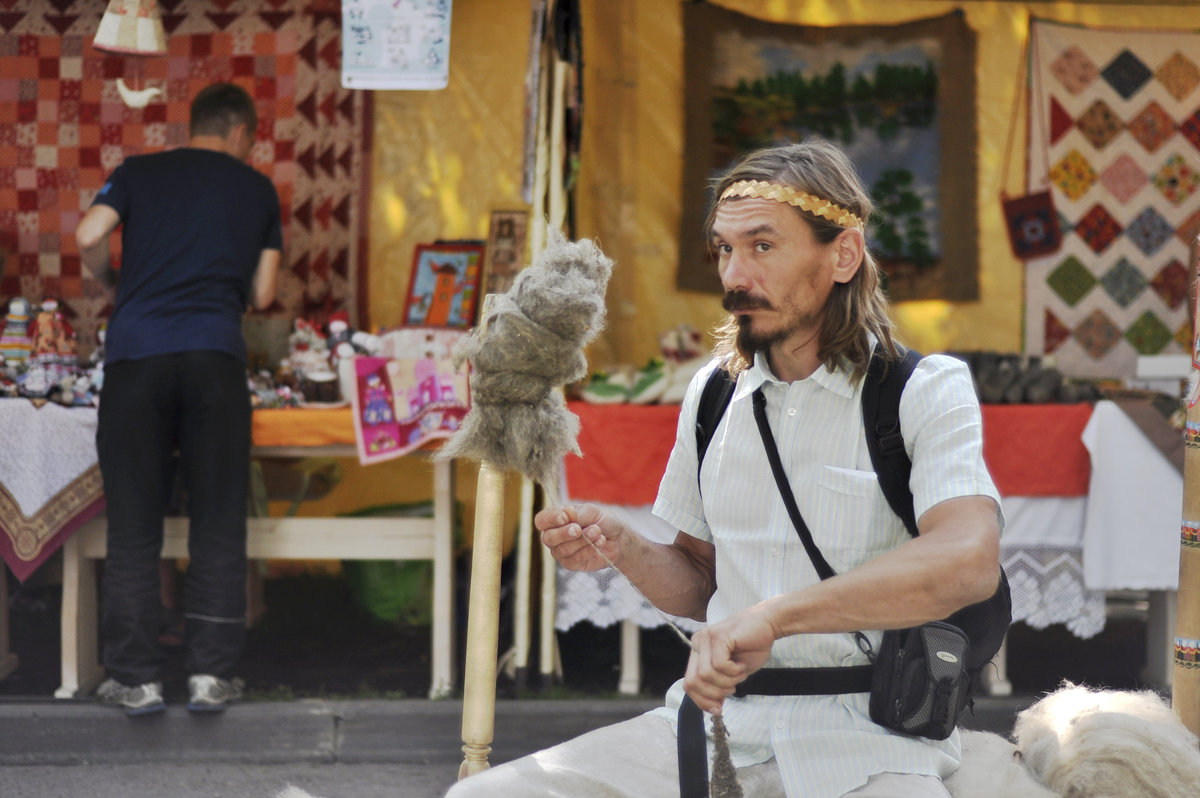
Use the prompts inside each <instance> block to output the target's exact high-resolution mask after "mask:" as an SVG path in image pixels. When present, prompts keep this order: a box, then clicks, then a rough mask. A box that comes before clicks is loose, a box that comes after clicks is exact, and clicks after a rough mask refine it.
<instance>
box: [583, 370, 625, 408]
mask: <svg viewBox="0 0 1200 798" xmlns="http://www.w3.org/2000/svg"><path fill="white" fill-rule="evenodd" d="M632 388H633V380H632V379H630V377H629V375H628V374H627V373H625V372H623V371H616V372H611V373H610V372H604V371H598V372H596V373H595V374H593V375H592V378H591V380H589V381H588V384H587V386H586V387H585V388H584V389H583V401H585V402H588V403H589V404H593V405H616V404H621V403H623V402H628V401H629V391H630V389H632Z"/></svg>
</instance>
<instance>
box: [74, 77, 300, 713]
mask: <svg viewBox="0 0 1200 798" xmlns="http://www.w3.org/2000/svg"><path fill="white" fill-rule="evenodd" d="M257 126H258V115H257V113H256V111H255V107H254V101H253V99H251V97H250V95H249V94H247V93H246V92H245V91H244V90H243V89H241V88H239V87H238V86H235V85H233V84H229V83H218V84H215V85H212V86H209V87H207V88H205V89H204V90H202V91H201V92H200V93H199V94H197V95H196V98H195V99H194V100H193V102H192V107H191V127H190V140H189V142H188V146H186V147H182V148H180V149H176V150H171V151H168V152H160V153H155V154H152V155H139V156H134V157H130V158H128V159H126V160H125V162H124V163H122V164H121V165H120V166H118V167H117V169H116V170H115V171H114V172H113V173H112V175H111V176H110V177H109V179H108V182H107V183H105V184H104V187H103V188H101V189H100V192H99V193H98V194H97V195H96V199H95V201H94V203H93V204H92V206H91V207H90V208H89V209H88V211H87V213H85V214H84V216H83V218H82V219H81V220H80V222H79V227H78V229H77V230H76V234H75V237H76V240H77V241H78V243H79V251H80V255H81V257H82V259H83V262H84V264H85V265H86V266H87V267H88V269H89V270H90V271H91V272H92V273H93V274H94V275H95V276H96V278H97V279H99V280H100V282H101V283H102V284H103V285H104V286H105V288H106V289H108V290H109V291H113V290H115V297H116V298H115V303H114V309H113V312H112V316H111V318H110V319H109V322H108V334H107V339H106V341H105V347H106V349H105V367H104V375H105V376H104V387H103V389H102V392H101V395H100V426H99V431H98V433H97V435H96V446H97V449H98V452H99V456H100V470H101V473H102V475H103V478H104V493H105V497H106V499H107V503H108V506H107V515H108V556H107V562H106V564H105V569H104V582H103V592H102V597H103V601H102V607H103V610H102V619H101V639H102V641H103V645H104V666H105V670H106V671H107V675H108V678H107V679H106V680H105V681H104V682H103V683H102V684H101V685H100V687H99V688H98V689H97V691H96V694H97V696H98V697H99V698H100V700H102V701H104V702H105V703H110V704H114V705H117V706H122V707H124V708H125V711H126V712H127V713H129V714H131V715H138V714H146V713H150V712H156V711H160V710H162V709H163V708H164V705H163V699H162V682H161V675H160V669H161V666H162V663H163V660H164V655H163V652H162V647H161V645H160V643H159V639H158V635H159V631H160V624H161V621H162V602H161V591H160V577H159V552H160V550H161V548H162V537H163V515H164V513H165V506H166V502H167V499H168V496H169V493H170V488H171V484H170V483H171V475H172V472H173V469H172V467H171V460H172V458H173V456H174V453H175V452H176V451H178V452H179V462H180V467H181V468H182V472H183V479H184V485H185V487H186V489H187V505H188V516H189V521H190V526H189V535H188V554H189V565H188V570H187V574H186V576H185V579H184V590H183V610H184V637H185V644H186V648H187V655H186V660H185V665H186V667H187V671H188V674H189V678H188V690H189V700H188V709H190V710H193V711H214V710H221V709H224V708H225V706H226V705H227V704H228V703H229V702H230V701H232V700H234V699H236V698H237V697H238V696H239V695H240V686H239V683H238V682H236V681H235V680H233V679H232V672H233V670H234V668H235V666H236V665H237V662H238V660H239V659H240V657H241V653H242V646H243V641H244V638H245V617H246V492H247V484H248V480H249V461H250V399H249V393H248V389H247V383H246V344H245V341H244V340H243V338H242V317H243V315H244V314H245V312H246V308H247V307H248V306H249V305H251V304H252V305H253V306H254V307H255V308H257V309H262V308H265V307H267V306H268V305H270V304H271V302H272V301H273V300H274V297H275V280H276V275H277V274H278V269H279V260H280V253H281V249H282V234H281V230H280V214H279V197H278V195H277V194H276V192H275V187H274V186H273V185H272V184H271V181H270V180H269V179H267V178H266V177H265V176H264V175H262V174H261V173H259V172H257V171H256V170H255V169H253V168H252V167H250V166H249V165H248V164H247V163H246V161H247V159H248V158H249V155H250V149H251V147H252V146H253V144H254V134H255V130H256V128H257ZM119 225H123V228H122V232H121V268H120V270H119V271H118V270H115V269H113V267H112V264H111V262H110V255H109V238H110V235H111V234H112V233H113V231H114V230H116V229H117V227H118V226H119Z"/></svg>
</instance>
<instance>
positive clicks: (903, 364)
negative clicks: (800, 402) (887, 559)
mask: <svg viewBox="0 0 1200 798" xmlns="http://www.w3.org/2000/svg"><path fill="white" fill-rule="evenodd" d="M919 362H921V353H920V352H918V351H916V350H915V349H907V350H904V354H903V356H902V357H901V358H899V359H897V360H893V361H891V362H888V361H887V360H885V359H884V358H883V357H882V355H881V354H880V352H879V345H878V344H876V345H875V351H874V352H872V353H871V362H870V364H869V365H868V367H867V376H866V379H865V381H864V383H863V393H862V412H863V426H864V427H865V429H866V436H867V450H868V451H869V452H870V453H871V465H872V466H873V467H874V469H875V474H876V475H877V476H878V478H879V487H880V488H882V489H883V495H884V497H885V498H887V502H888V506H890V507H891V508H892V511H893V512H894V513H896V515H898V516H900V519H901V520H902V521H904V527H905V528H906V529H907V530H908V533H909V534H910V535H912V536H913V537H916V535H917V518H916V513H915V511H914V510H913V496H912V491H911V490H910V489H909V487H908V480H909V477H910V476H912V461H911V460H909V459H908V453H907V452H906V451H905V450H904V434H903V431H902V430H901V429H900V395H901V394H903V393H904V385H905V384H906V383H907V382H908V378H909V377H911V376H912V373H913V369H915V368H916V367H917V363H919Z"/></svg>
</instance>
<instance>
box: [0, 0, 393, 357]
mask: <svg viewBox="0 0 1200 798" xmlns="http://www.w3.org/2000/svg"><path fill="white" fill-rule="evenodd" d="M159 6H160V7H161V8H162V18H163V25H164V28H165V29H166V32H167V46H168V53H167V54H166V55H162V56H128V55H120V54H116V53H109V52H104V51H100V50H96V49H95V48H93V47H92V37H93V36H94V35H95V32H96V28H97V25H98V24H99V20H100V16H101V14H102V12H103V11H104V7H105V3H104V2H100V1H99V0H49V1H48V2H46V1H45V0H0V60H2V61H3V64H4V67H3V70H0V259H2V260H3V262H4V271H3V274H2V276H0V298H3V299H4V300H5V301H7V299H8V298H9V297H12V296H15V295H17V294H21V295H24V296H25V297H26V298H27V299H29V300H31V301H34V302H37V301H40V300H41V298H42V297H43V296H44V295H52V296H57V297H59V298H60V299H61V300H62V303H63V306H64V308H65V309H66V310H67V312H68V314H69V315H70V316H71V317H72V318H71V322H72V325H73V326H74V327H75V329H76V331H77V332H78V334H79V337H80V348H81V350H82V351H83V352H84V353H86V352H87V351H90V349H91V347H92V346H93V345H94V333H95V330H96V328H97V327H98V325H99V324H100V322H101V321H102V320H103V319H104V318H105V317H107V315H108V313H109V311H110V310H111V308H110V307H109V304H108V300H107V299H106V297H105V295H104V294H103V292H102V291H101V290H100V287H99V285H98V284H97V283H95V282H94V281H93V280H92V279H91V278H90V275H85V274H84V273H83V272H84V270H83V269H82V268H81V263H80V260H79V253H78V249H77V247H76V246H75V241H74V231H75V227H76V225H77V224H78V222H79V218H80V216H81V215H82V213H83V211H85V210H86V209H87V208H88V206H89V205H90V203H91V201H92V198H93V197H94V196H95V194H96V191H97V190H98V189H99V188H100V187H101V186H102V185H103V183H104V180H105V178H106V176H107V175H108V173H109V172H111V171H112V169H113V168H115V167H116V166H117V164H119V163H120V162H121V161H122V160H123V159H124V158H125V157H126V156H128V155H133V154H137V153H143V152H152V151H156V150H161V149H166V148H171V147H178V146H180V145H183V144H185V143H186V142H187V139H188V108H189V104H190V102H191V98H192V96H193V95H194V94H195V93H196V92H197V91H198V90H199V89H201V88H203V87H204V86H206V85H208V84H209V83H212V82H215V81H218V80H226V81H232V82H234V83H237V84H239V85H241V86H243V87H244V88H246V89H247V90H248V91H250V93H251V94H252V95H253V96H254V98H255V100H256V102H257V105H258V114H259V125H258V131H257V141H256V144H255V146H254V150H253V152H252V154H251V164H252V165H253V166H255V167H256V168H258V169H259V170H261V171H262V172H263V173H265V174H266V175H268V176H269V177H270V178H271V179H272V181H273V182H274V183H275V186H276V188H277V189H278V191H279V196H280V200H281V202H282V209H283V223H284V249H285V252H284V268H283V269H281V274H280V281H279V295H278V300H277V307H276V308H275V309H276V310H278V311H280V312H286V313H288V314H291V315H295V316H299V315H305V316H317V317H321V316H322V315H324V314H328V313H329V312H331V311H333V310H336V309H346V310H348V311H349V312H350V313H351V315H352V316H361V315H362V313H361V310H360V308H359V306H358V305H359V302H361V301H363V300H364V297H363V296H362V293H363V292H361V291H359V290H358V289H357V285H358V283H359V282H360V280H362V279H363V278H364V271H363V269H364V258H365V255H366V252H365V219H366V214H365V212H364V208H363V193H364V192H363V191H362V187H363V186H364V185H365V181H366V180H367V170H368V169H369V157H368V155H367V148H366V146H367V145H366V134H367V133H368V132H369V129H370V113H371V108H370V100H369V93H366V92H355V91H349V90H346V89H343V88H341V85H340V67H341V8H340V4H339V3H338V2H337V0H159ZM118 79H122V80H123V81H124V83H125V85H126V87H127V88H129V89H132V90H133V91H135V92H141V91H149V90H150V89H157V90H158V93H157V94H155V95H154V96H153V97H152V98H151V99H150V101H149V102H148V103H147V104H146V105H145V107H143V108H134V107H130V106H129V105H127V104H126V103H125V102H124V101H123V100H122V98H121V95H120V93H119V90H118V86H117V80H118ZM355 321H357V322H358V323H365V318H363V319H361V320H359V319H355Z"/></svg>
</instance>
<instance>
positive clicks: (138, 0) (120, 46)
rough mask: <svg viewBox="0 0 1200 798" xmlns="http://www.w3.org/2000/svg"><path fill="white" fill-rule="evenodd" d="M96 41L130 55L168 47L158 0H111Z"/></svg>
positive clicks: (148, 53) (112, 50)
mask: <svg viewBox="0 0 1200 798" xmlns="http://www.w3.org/2000/svg"><path fill="white" fill-rule="evenodd" d="M92 45H93V46H94V47H96V48H97V49H99V50H109V51H111V52H114V53H128V54H130V55H151V54H154V53H165V52H166V51H167V34H166V31H165V30H163V24H162V17H161V16H160V15H159V12H158V3H157V2H156V0H109V3H108V8H107V9H105V11H104V16H102V17H101V18H100V27H99V28H97V29H96V38H94V39H93V40H92Z"/></svg>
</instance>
